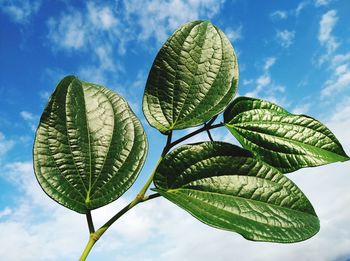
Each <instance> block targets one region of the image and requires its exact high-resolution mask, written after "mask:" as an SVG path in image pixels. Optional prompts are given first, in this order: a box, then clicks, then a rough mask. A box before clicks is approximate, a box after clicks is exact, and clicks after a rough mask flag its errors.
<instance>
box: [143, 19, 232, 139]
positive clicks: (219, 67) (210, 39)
mask: <svg viewBox="0 0 350 261" xmlns="http://www.w3.org/2000/svg"><path fill="white" fill-rule="evenodd" d="M237 81H238V65H237V60H236V56H235V54H234V51H233V48H232V46H231V44H230V42H229V40H228V39H227V37H226V36H225V35H224V33H223V32H222V31H220V29H218V28H217V27H215V26H214V25H212V24H211V23H210V22H208V21H194V22H190V23H187V24H185V25H183V26H182V27H180V28H179V29H178V30H177V31H176V32H175V33H174V34H173V35H172V36H171V37H170V38H169V39H168V40H167V41H166V43H165V44H164V46H163V47H162V48H161V49H160V51H159V53H158V55H157V57H156V58H155V60H154V63H153V66H152V68H151V71H150V73H149V76H148V80H147V85H146V89H145V93H144V97H143V112H144V114H145V116H146V119H147V121H148V122H149V124H150V125H151V126H153V127H155V128H157V129H158V130H160V131H161V132H163V133H166V132H168V131H170V130H174V129H184V128H188V127H192V126H196V125H200V124H203V123H204V122H206V121H208V120H210V119H211V118H212V117H213V116H215V115H217V114H219V113H220V112H222V111H223V110H224V109H225V108H226V107H227V105H228V104H229V103H230V102H231V100H232V98H233V96H234V94H235V92H236V89H237Z"/></svg>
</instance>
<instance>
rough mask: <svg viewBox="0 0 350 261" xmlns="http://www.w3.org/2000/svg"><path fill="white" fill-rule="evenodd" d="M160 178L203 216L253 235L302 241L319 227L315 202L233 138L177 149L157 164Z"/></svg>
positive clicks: (170, 193) (163, 187)
mask: <svg viewBox="0 0 350 261" xmlns="http://www.w3.org/2000/svg"><path fill="white" fill-rule="evenodd" d="M154 183H155V186H156V191H158V192H159V193H160V194H161V195H162V196H164V197H165V198H167V199H168V200H170V201H172V202H173V203H175V204H176V205H178V206H180V207H181V208H183V209H185V210H186V211H188V212H189V213H190V214H192V215H193V216H194V217H195V218H197V219H199V220H200V221H202V222H204V223H206V224H208V225H210V226H213V227H216V228H220V229H225V230H230V231H234V232H237V233H239V234H241V235H242V236H244V237H245V238H247V239H250V240H256V241H271V242H297V241H301V240H305V239H307V238H309V237H311V236H313V235H314V234H316V233H317V232H318V231H319V220H318V218H317V216H316V214H315V211H314V209H313V207H312V205H311V203H310V202H309V200H308V199H307V198H306V197H305V195H304V194H303V193H302V192H301V191H300V190H299V188H298V187H297V186H296V185H295V184H294V183H293V182H292V181H290V180H289V179H288V178H287V177H286V176H284V175H283V174H282V173H280V172H279V171H278V170H277V169H275V168H273V167H271V166H269V165H267V164H265V163H263V162H261V161H259V160H257V159H255V158H254V157H252V155H251V153H250V152H249V151H247V150H244V149H241V148H239V147H237V146H234V145H231V144H228V143H223V142H204V143H199V144H193V145H184V146H181V147H179V148H177V149H175V150H174V151H172V152H171V153H169V154H168V155H167V156H166V157H165V158H164V159H163V161H162V162H161V164H160V165H159V167H158V168H157V171H156V175H155V177H154Z"/></svg>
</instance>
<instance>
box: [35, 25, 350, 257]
mask: <svg viewBox="0 0 350 261" xmlns="http://www.w3.org/2000/svg"><path fill="white" fill-rule="evenodd" d="M237 84H238V64H237V59H236V55H235V53H234V50H233V48H232V46H231V44H230V42H229V40H228V39H227V37H226V36H225V35H224V33H223V32H222V31H221V30H220V29H218V28H217V27H216V26H214V25H212V24H211V23H210V22H208V21H194V22H190V23H187V24H185V25H183V26H182V27H180V28H179V29H178V30H176V31H175V33H174V34H173V35H172V36H171V37H170V38H169V39H168V40H167V41H166V43H165V44H164V46H163V47H162V48H161V49H160V51H159V53H158V54H157V56H156V58H155V60H154V63H153V66H152V68H151V70H150V73H149V77H148V80H147V84H146V88H145V93H144V97H143V112H144V115H145V117H146V119H147V121H148V123H149V124H150V125H151V126H152V127H154V128H156V129H158V130H159V131H160V132H161V133H162V134H164V135H166V136H167V143H166V145H165V147H164V149H163V152H162V154H161V156H160V158H159V160H158V162H157V164H156V166H155V168H154V171H153V172H152V173H151V175H150V177H149V179H148V180H147V182H146V183H145V184H144V186H143V187H142V189H141V190H140V192H139V193H138V195H137V196H136V197H135V199H134V200H133V201H132V202H130V204H128V205H127V206H125V208H123V209H122V210H121V211H120V212H118V213H116V215H115V216H113V217H112V218H111V219H110V220H109V221H107V222H106V224H105V225H103V226H102V227H101V228H99V229H98V230H96V231H95V229H94V225H93V221H92V218H91V213H90V212H91V211H92V210H93V209H96V208H99V207H102V206H104V205H106V204H108V203H110V202H112V201H114V200H116V199H118V198H119V197H120V196H121V195H122V194H123V193H124V192H125V191H126V190H127V189H128V188H129V187H130V186H131V185H132V184H133V183H134V181H135V180H136V178H137V176H138V174H139V172H140V170H141V168H142V166H143V164H144V161H145V158H146V154H147V148H148V144H147V139H146V134H145V132H144V130H143V127H142V125H141V123H140V121H139V120H138V119H137V117H136V116H135V114H134V113H133V111H132V110H131V108H130V107H129V105H128V103H127V102H126V101H125V100H124V99H123V98H122V97H121V96H120V95H118V94H116V93H114V92H112V91H111V90H109V89H107V88H105V87H103V86H100V85H97V84H92V83H88V82H85V81H82V80H79V79H78V78H77V77H74V76H67V77H65V78H64V79H63V80H61V82H60V83H59V84H58V85H57V87H56V89H55V91H54V93H53V94H52V95H51V97H50V100H49V102H48V104H47V106H46V108H45V110H44V112H43V114H42V117H41V119H40V124H39V127H38V129H37V132H36V137H35V143H34V150H33V154H34V168H35V174H36V177H37V179H38V182H39V183H40V185H41V187H42V188H43V190H44V191H45V192H46V193H47V194H48V195H49V196H50V197H51V198H52V199H54V200H55V201H57V202H58V203H60V204H62V205H63V206H65V207H67V208H69V209H71V210H74V211H76V212H78V213H82V214H85V215H86V217H87V221H88V225H89V230H90V240H89V242H88V244H87V246H86V248H85V250H84V252H83V254H82V256H81V260H85V259H86V257H87V255H88V253H89V251H90V250H91V248H92V247H93V245H94V244H95V242H96V241H97V240H98V239H99V238H100V237H101V236H102V234H103V233H104V232H105V231H106V230H107V229H108V228H109V227H110V226H111V225H112V224H113V223H114V222H115V221H116V220H117V219H118V218H119V217H120V216H122V215H123V214H125V213H126V212H127V211H128V210H130V209H131V208H133V207H134V206H136V205H137V204H139V203H141V202H144V201H146V200H150V199H153V198H156V197H159V196H163V197H164V198H166V199H168V200H169V201H171V202H173V203H175V204H176V205H178V206H179V207H181V208H183V209H185V210H186V211H188V212H189V213H190V214H192V215H193V216H194V217H195V218H197V219H198V220H200V221H202V222H204V223H206V224H208V225H210V226H213V227H216V228H221V229H225V230H229V231H234V232H237V233H240V234H241V235H242V236H243V237H245V238H246V239H249V240H255V241H270V242H284V243H291V242H297V241H302V240H306V239H308V238H310V237H312V236H313V235H315V234H316V233H317V232H318V231H319V219H318V217H317V215H316V213H315V211H314V209H313V207H312V205H311V203H310V201H309V200H308V199H307V198H306V196H305V195H304V194H303V193H302V191H301V190H300V189H299V188H298V187H297V186H296V185H295V184H294V183H293V182H292V181H290V180H289V179H288V178H287V177H286V176H285V175H284V174H286V173H288V172H292V171H295V170H297V169H300V168H304V167H314V166H320V165H323V164H328V163H332V162H337V161H346V160H348V159H349V157H348V156H347V155H346V154H345V152H344V150H343V148H342V146H341V144H340V143H339V141H338V140H337V139H336V137H335V136H334V135H333V134H332V132H331V131H330V130H329V129H328V128H327V127H326V126H324V125H323V124H322V123H320V122H319V121H317V120H316V119H313V118H311V117H309V116H305V115H294V114H290V113H289V112H287V111H286V110H285V109H283V108H281V107H280V106H278V105H275V104H273V103H270V102H268V101H263V100H260V99H254V98H248V97H238V98H236V99H234V100H233V101H232V99H233V97H234V95H235V93H236V90H237ZM222 112H224V113H223V116H224V118H223V122H220V123H217V124H214V122H215V120H216V118H217V116H218V115H219V114H220V113H222ZM198 125H203V126H202V127H200V128H199V129H197V130H196V131H194V132H192V133H190V134H188V135H186V136H184V137H182V138H180V139H178V140H174V141H173V140H172V132H173V131H174V130H178V129H185V128H189V127H193V126H198ZM219 127H222V128H225V127H226V128H227V129H228V130H229V131H230V132H231V133H232V134H233V136H234V137H236V139H237V140H238V141H239V142H240V143H241V145H242V146H243V148H240V147H237V146H235V145H233V144H229V143H225V142H219V141H213V140H212V137H211V134H210V130H211V129H214V128H219ZM200 132H207V133H208V135H209V137H210V139H211V141H209V142H201V143H197V144H187V145H181V146H178V147H176V148H175V149H173V147H174V146H176V145H178V144H179V143H181V142H183V141H185V140H187V139H189V138H191V137H192V136H194V135H196V134H198V133H200ZM152 182H154V185H155V188H154V189H153V190H154V191H155V192H156V193H155V194H149V195H146V192H147V191H148V188H149V186H150V185H151V183H152Z"/></svg>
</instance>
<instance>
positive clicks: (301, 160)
mask: <svg viewBox="0 0 350 261" xmlns="http://www.w3.org/2000/svg"><path fill="white" fill-rule="evenodd" d="M224 122H225V126H226V127H227V128H228V129H229V130H230V131H231V133H232V134H233V135H234V136H235V137H236V138H237V139H238V141H239V142H240V143H241V144H242V146H243V147H244V148H246V149H249V150H250V151H252V152H253V153H254V154H255V156H256V157H258V158H259V159H261V160H263V161H265V162H267V163H268V164H270V165H271V166H274V167H275V168H277V169H279V170H280V171H282V172H283V173H288V172H291V171H294V170H297V169H300V168H303V167H314V166H320V165H324V164H328V163H332V162H337V161H346V160H348V159H349V157H348V156H347V155H346V153H345V152H344V150H343V148H342V146H341V144H340V143H339V141H338V140H337V138H336V137H335V136H334V135H333V133H332V132H331V131H330V130H329V129H328V128H327V127H326V126H324V125H323V124H322V123H320V122H319V121H317V120H315V119H314V118H311V117H309V116H305V115H294V114H291V113H289V112H287V111H286V110H284V109H283V108H281V107H279V106H277V105H275V104H273V103H270V102H267V101H263V100H259V99H253V98H247V97H239V98H237V99H235V100H234V101H233V102H232V104H231V105H230V106H229V107H228V108H227V109H226V111H225V113H224Z"/></svg>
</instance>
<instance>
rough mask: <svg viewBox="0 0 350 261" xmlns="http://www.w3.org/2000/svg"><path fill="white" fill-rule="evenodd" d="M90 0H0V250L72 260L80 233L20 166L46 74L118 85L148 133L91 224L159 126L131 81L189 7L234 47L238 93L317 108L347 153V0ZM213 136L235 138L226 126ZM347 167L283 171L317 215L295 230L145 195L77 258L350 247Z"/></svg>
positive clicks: (308, 254) (310, 254) (254, 256)
mask: <svg viewBox="0 0 350 261" xmlns="http://www.w3.org/2000/svg"><path fill="white" fill-rule="evenodd" d="M98 2H99V1H96V2H94V1H70V0H61V1H59V0H57V1H43V0H12V1H11V0H0V39H1V40H0V69H1V74H0V97H1V98H0V246H1V248H0V257H1V259H2V260H10V261H12V260H16V261H17V260H36V261H38V260H77V258H78V257H79V256H80V253H81V251H82V249H83V248H84V246H85V244H86V242H87V239H88V229H87V225H86V221H85V216H83V215H80V214H77V213H75V212H72V211H70V210H67V209H65V208H64V207H62V206H60V205H58V204H56V203H55V202H54V201H52V200H51V199H49V198H48V197H47V196H46V195H45V194H44V193H43V192H42V190H41V188H40V186H39V185H38V184H37V182H36V180H35V177H34V173H33V169H32V154H31V153H32V152H31V151H32V144H33V137H34V132H35V129H36V127H37V124H38V120H39V117H40V115H41V112H42V110H43V108H44V106H45V104H46V102H47V99H48V97H49V95H50V93H51V92H52V91H53V90H54V88H55V86H56V84H57V82H58V81H59V80H60V79H61V78H62V77H64V76H65V75H68V74H74V75H77V76H78V77H79V78H81V79H83V80H86V81H91V82H95V83H100V84H104V85H105V86H108V87H109V88H111V89H113V90H115V91H116V92H118V93H119V94H121V95H123V96H124V97H125V98H126V99H127V100H128V101H129V103H130V105H131V106H132V108H133V110H134V111H135V112H136V114H137V115H138V116H139V118H140V119H141V120H142V122H143V124H144V127H145V130H146V132H147V135H148V138H149V141H150V151H149V154H148V158H147V161H146V164H145V166H144V168H143V170H142V172H141V174H140V179H139V180H138V181H137V182H136V183H135V185H134V187H133V188H132V189H130V190H129V191H128V192H127V193H126V194H125V195H124V196H123V197H122V198H121V199H119V200H118V201H116V202H114V203H112V204H110V205H108V206H107V207H104V208H101V209H98V210H96V211H94V212H93V218H94V220H95V222H96V226H99V225H102V224H103V223H104V222H105V221H106V220H107V219H108V218H109V217H111V216H112V215H113V213H115V212H116V211H117V210H118V209H120V208H121V207H123V206H124V205H125V204H127V203H128V202H129V201H130V199H132V198H133V197H134V196H135V193H136V192H137V191H138V190H139V188H140V187H141V185H142V183H143V182H144V181H145V179H146V178H147V177H148V175H149V173H150V171H151V170H152V167H153V166H154V164H155V162H156V161H157V157H158V156H159V154H160V151H161V148H162V146H163V144H164V143H165V139H164V137H163V136H162V135H161V134H160V133H159V132H158V131H157V130H154V129H152V128H151V127H149V126H148V125H147V123H146V121H145V119H144V116H143V114H142V109H141V100H142V95H143V89H144V86H145V81H146V79H147V74H148V71H149V69H150V66H151V64H152V62H153V59H154V57H155V55H156V53H157V51H158V50H159V48H160V47H161V46H162V44H163V43H164V41H165V40H166V39H167V37H168V36H170V35H171V33H172V32H173V31H174V30H175V29H176V28H177V27H178V26H180V25H182V24H183V23H185V22H188V21H191V20H195V19H207V20H211V21H212V22H213V23H214V24H215V25H217V26H218V27H220V28H221V29H222V30H223V31H224V32H225V33H226V34H227V36H228V37H229V38H230V40H231V42H232V43H233V46H234V48H235V50H236V52H237V54H238V58H239V66H240V82H239V90H238V92H239V95H246V96H252V97H258V98H263V99H268V100H270V101H273V102H276V103H278V104H279V105H282V106H284V107H285V108H286V109H287V110H289V111H291V112H294V113H303V114H308V115H311V116H313V117H315V118H317V119H319V120H321V121H322V122H323V123H325V124H326V125H327V126H328V127H329V128H330V129H331V130H332V131H333V132H334V133H335V134H336V136H337V137H338V139H339V140H340V142H341V143H342V144H343V146H344V148H345V151H346V152H347V154H350V1H347V0H305V1H258V0H255V1H253V0H249V1H247V0H236V1H224V0H221V1H218V0H190V1H183V0H168V1H161V0H151V1H138V0H125V1H104V2H103V4H101V2H100V3H98ZM186 132H188V131H182V132H178V133H176V135H177V136H180V135H183V134H185V133H186ZM214 138H215V139H221V140H225V141H231V142H236V141H235V140H234V139H233V138H232V137H231V136H230V134H229V133H228V132H227V131H225V130H219V131H216V132H215V133H214ZM206 139H207V137H206V136H205V135H199V136H196V137H195V138H194V140H196V141H199V140H206ZM194 140H192V141H194ZM349 169H350V162H347V163H337V164H332V165H328V166H323V167H318V168H312V169H303V170H300V171H297V172H295V173H292V174H289V175H288V176H289V177H290V178H291V179H292V180H293V181H295V183H296V184H297V185H298V186H299V187H300V188H301V189H302V190H303V191H304V192H305V194H306V195H307V196H308V198H309V199H310V201H311V202H312V203H313V205H314V208H315V210H316V212H317V213H318V215H319V217H320V220H321V230H320V232H319V233H318V234H317V235H316V236H314V237H313V238H311V239H310V240H308V241H305V242H300V243H296V244H288V245H287V244H271V243H257V242H250V241H246V240H245V239H243V238H242V237H241V236H240V235H238V234H235V233H230V232H225V231H220V230H217V229H214V228H211V227H208V226H205V225H203V224H202V223H200V222H199V221H197V220H195V219H194V218H192V217H191V216H190V215H189V214H187V213H186V212H185V211H183V210H181V209H179V208H177V207H176V206H175V205H173V204H172V203H170V202H167V201H166V200H164V199H161V198H157V199H154V200H152V201H149V202H146V203H144V204H141V205H139V206H137V207H136V208H135V209H133V210H132V211H130V212H129V213H128V214H127V215H125V216H123V218H121V219H120V220H119V222H117V223H115V224H114V225H113V226H112V228H111V229H110V230H109V231H108V232H107V233H106V234H105V235H104V236H103V237H102V239H101V240H100V241H99V242H98V243H97V244H96V245H95V247H94V249H93V250H92V253H91V255H90V257H89V260H126V261H128V260H130V261H131V260H146V261H147V260H150V261H157V260H169V261H173V260H174V261H175V260H185V261H196V260H203V261H206V260H208V261H209V260H218V261H224V260H281V259H283V260H285V261H289V260H321V261H322V260H336V261H341V260H350V222H349V220H350V208H349V203H350V191H349V187H350V171H349Z"/></svg>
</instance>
